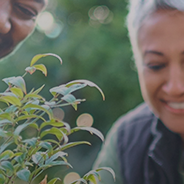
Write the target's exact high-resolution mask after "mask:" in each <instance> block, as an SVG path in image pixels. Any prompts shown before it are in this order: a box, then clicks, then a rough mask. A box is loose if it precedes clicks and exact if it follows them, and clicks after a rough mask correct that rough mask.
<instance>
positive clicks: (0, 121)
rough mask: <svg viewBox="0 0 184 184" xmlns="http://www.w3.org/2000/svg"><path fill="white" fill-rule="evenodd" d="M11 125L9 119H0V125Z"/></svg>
mask: <svg viewBox="0 0 184 184" xmlns="http://www.w3.org/2000/svg"><path fill="white" fill-rule="evenodd" d="M8 124H9V125H12V122H11V121H10V120H7V119H3V120H0V127H2V126H4V125H8Z"/></svg>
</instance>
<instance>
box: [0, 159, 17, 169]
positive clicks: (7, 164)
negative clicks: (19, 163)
mask: <svg viewBox="0 0 184 184" xmlns="http://www.w3.org/2000/svg"><path fill="white" fill-rule="evenodd" d="M0 165H1V167H2V168H4V169H6V170H9V171H12V172H13V170H14V169H13V165H12V163H11V162H9V161H2V162H1V163H0Z"/></svg>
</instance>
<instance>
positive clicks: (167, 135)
mask: <svg viewBox="0 0 184 184" xmlns="http://www.w3.org/2000/svg"><path fill="white" fill-rule="evenodd" d="M151 134H152V136H153V141H152V143H151V145H150V147H149V152H148V156H149V157H150V158H152V159H153V160H154V161H155V162H156V163H157V164H158V165H159V166H160V167H161V168H162V169H163V171H164V173H165V174H166V175H167V178H168V179H169V181H170V183H172V184H174V183H176V181H177V180H178V179H179V178H180V177H179V172H178V166H179V165H178V164H179V160H180V154H181V138H180V136H179V135H178V134H176V133H173V132H171V131H170V130H169V129H168V128H166V127H165V125H164V124H163V123H162V122H161V120H159V119H158V118H156V117H155V118H154V119H153V122H152V126H151ZM178 183H179V182H178Z"/></svg>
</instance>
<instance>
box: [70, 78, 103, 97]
mask: <svg viewBox="0 0 184 184" xmlns="http://www.w3.org/2000/svg"><path fill="white" fill-rule="evenodd" d="M74 84H86V85H88V86H90V87H95V88H97V89H98V91H99V92H100V93H101V95H102V97H103V100H105V95H104V93H103V91H102V90H101V89H100V88H99V87H98V86H97V85H96V84H95V83H93V82H91V81H88V80H74V81H71V82H69V83H67V84H66V86H67V87H70V86H71V85H74Z"/></svg>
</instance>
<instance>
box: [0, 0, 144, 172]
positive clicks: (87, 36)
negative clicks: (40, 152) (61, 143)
mask: <svg viewBox="0 0 184 184" xmlns="http://www.w3.org/2000/svg"><path fill="white" fill-rule="evenodd" d="M126 6H127V3H126V2H125V0H87V1H86V0H62V1H61V0H50V4H49V6H48V9H47V11H48V12H50V15H52V16H53V18H54V19H53V20H52V21H54V23H53V22H51V23H52V24H51V25H52V26H54V27H52V29H51V30H50V31H43V30H41V28H39V27H38V29H36V31H35V33H34V34H33V35H32V36H31V37H30V38H29V39H28V40H27V41H26V43H25V44H24V47H21V48H20V49H19V50H18V52H16V54H14V55H13V56H12V57H9V58H7V59H5V61H3V62H1V63H0V65H1V67H0V76H1V78H5V77H7V76H10V75H19V71H22V70H23V68H25V66H27V65H28V63H29V61H30V59H31V58H32V57H33V56H34V55H35V54H38V53H47V52H53V53H56V54H58V55H60V56H61V57H62V59H63V66H59V64H58V63H57V62H58V61H57V60H56V61H55V59H53V58H46V59H44V60H45V64H46V65H47V68H48V69H49V71H48V75H50V77H49V80H48V78H47V79H45V78H44V77H43V75H41V74H40V73H39V72H37V73H36V75H35V76H34V77H35V78H36V80H37V83H36V84H31V85H30V86H27V88H28V89H31V87H33V86H34V87H39V86H41V85H42V84H43V83H46V84H47V86H50V87H52V86H55V85H59V84H61V83H65V82H68V81H70V80H73V79H88V80H91V81H93V82H94V83H96V84H97V85H99V86H100V88H102V90H103V91H104V93H105V95H106V101H104V102H103V101H102V99H101V96H100V94H99V93H98V92H97V91H96V90H91V89H90V90H88V89H85V90H82V91H80V94H77V95H79V96H82V97H86V98H87V99H88V102H84V103H83V104H81V105H80V106H79V110H78V111H77V112H75V111H74V110H73V109H72V108H67V109H64V110H65V112H66V116H65V121H67V122H69V123H70V124H71V126H73V125H74V124H75V120H76V119H77V117H78V116H79V115H80V114H81V113H89V114H91V115H92V116H93V118H94V127H96V128H98V129H99V130H100V131H102V132H103V133H104V134H106V132H107V131H108V129H109V128H110V127H111V125H112V124H113V122H114V121H115V120H116V119H117V118H118V117H119V116H120V115H122V114H123V113H125V112H127V111H128V110H130V109H131V108H133V107H135V106H136V105H137V104H139V103H140V102H141V101H142V97H141V95H140V90H139V85H138V79H137V73H136V70H135V67H134V63H133V60H132V52H131V47H130V43H129V40H128V36H127V35H128V33H127V29H126V26H125V23H126V18H125V17H126V14H127V9H126ZM43 21H44V19H42V21H41V22H42V23H43ZM48 23H49V22H48V18H47V19H46V23H45V25H47V24H48ZM7 70H8V71H9V73H7V72H6V71H7ZM5 72H6V73H5ZM21 73H22V72H21ZM28 83H31V81H28ZM0 86H2V87H3V83H0ZM47 90H48V89H45V91H44V93H46V94H47V95H50V94H49V92H48V91H47ZM81 92H82V93H83V94H81ZM83 137H85V138H86V139H87V140H90V141H91V142H92V144H93V146H92V147H87V146H82V147H76V148H75V149H73V148H72V149H71V151H70V154H72V155H70V160H71V163H73V166H74V170H76V171H77V172H79V173H80V174H84V173H85V172H86V171H87V170H89V169H90V167H91V165H92V164H93V162H94V159H95V157H96V154H97V152H98V151H99V148H100V144H101V143H100V141H98V139H97V138H94V137H92V136H88V134H86V133H81V134H80V133H76V137H75V138H74V137H71V139H80V140H81V139H84V138H83ZM84 150H85V151H84ZM76 158H78V159H79V160H77V159H76ZM80 158H81V160H80ZM79 164H80V167H77V165H79ZM81 165H82V167H81ZM53 173H55V172H54V171H53ZM57 174H58V175H59V174H60V172H59V173H57Z"/></svg>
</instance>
